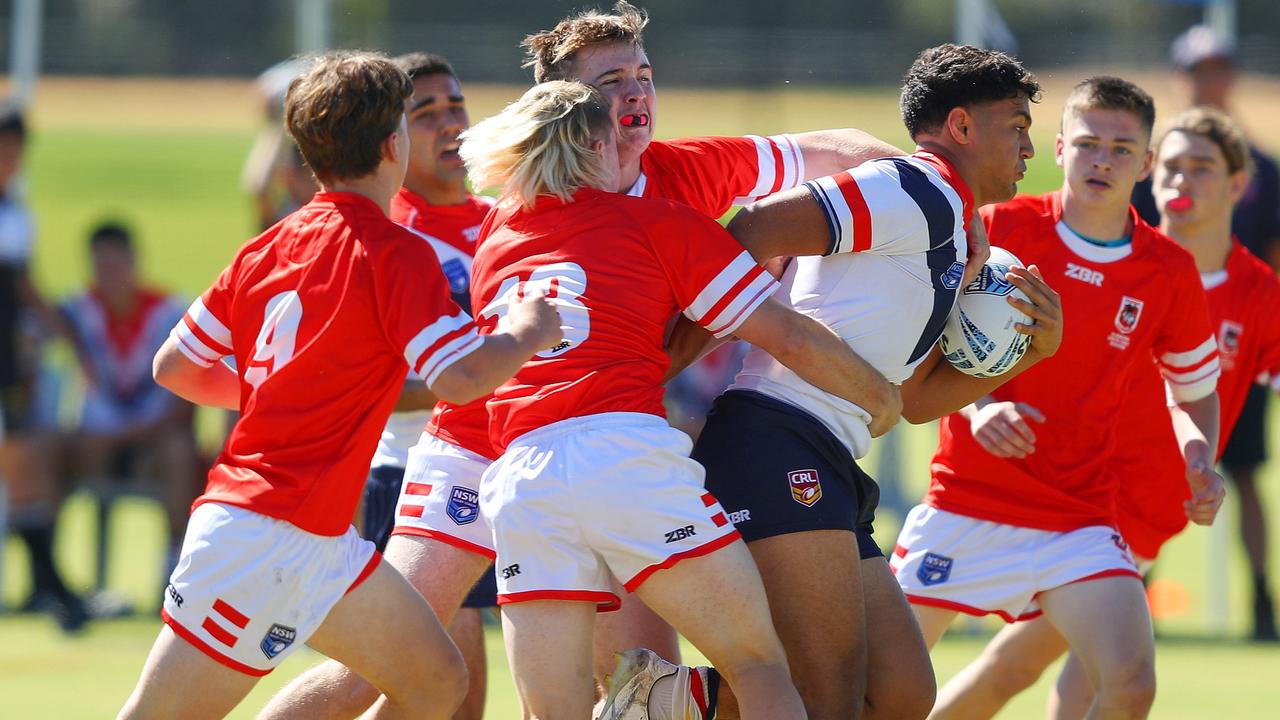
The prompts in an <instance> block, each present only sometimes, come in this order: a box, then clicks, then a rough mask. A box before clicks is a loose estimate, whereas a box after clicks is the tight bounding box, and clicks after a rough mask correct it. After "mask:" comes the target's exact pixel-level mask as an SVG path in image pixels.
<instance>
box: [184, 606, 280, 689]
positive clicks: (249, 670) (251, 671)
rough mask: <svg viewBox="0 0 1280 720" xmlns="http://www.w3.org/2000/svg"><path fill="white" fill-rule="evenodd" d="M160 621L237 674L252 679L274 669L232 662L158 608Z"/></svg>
mask: <svg viewBox="0 0 1280 720" xmlns="http://www.w3.org/2000/svg"><path fill="white" fill-rule="evenodd" d="M160 619H161V620H163V621H164V624H165V625H168V626H169V627H170V628H171V629H172V630H173V632H174V634H175V635H177V636H178V637H180V638H182V639H183V640H186V641H187V643H188V644H190V645H191V646H192V647H194V648H195V649H197V650H199V651H200V652H202V653H204V654H205V655H208V656H209V657H211V658H213V659H214V660H216V661H218V663H220V664H222V665H226V666H227V667H229V668H231V669H232V670H235V671H236V672H238V673H243V674H245V675H250V676H252V677H262V676H263V675H266V674H267V673H269V672H271V671H272V670H273V669H274V668H267V669H266V670H261V669H259V668H256V667H251V666H249V665H245V664H244V663H242V662H239V661H236V660H232V659H231V658H229V657H227V656H226V655H223V654H222V653H220V652H218V651H217V650H214V649H213V647H212V646H210V645H209V643H206V642H205V641H204V640H201V639H200V638H199V637H198V636H196V634H195V633H193V632H191V631H190V630H188V629H186V628H185V627H183V626H182V624H181V623H179V622H178V621H177V620H174V619H173V616H172V615H170V614H169V612H168V611H167V610H165V609H164V608H160Z"/></svg>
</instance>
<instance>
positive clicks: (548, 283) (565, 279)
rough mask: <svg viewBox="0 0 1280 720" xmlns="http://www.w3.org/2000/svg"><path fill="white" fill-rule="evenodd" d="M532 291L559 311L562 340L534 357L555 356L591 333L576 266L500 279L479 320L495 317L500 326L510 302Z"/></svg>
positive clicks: (583, 288)
mask: <svg viewBox="0 0 1280 720" xmlns="http://www.w3.org/2000/svg"><path fill="white" fill-rule="evenodd" d="M534 290H542V292H543V293H544V294H546V296H547V298H548V299H550V300H551V301H552V302H554V303H555V304H556V309H557V310H559V311H560V330H561V332H563V333H564V340H562V341H561V342H560V344H559V345H556V346H555V347H553V348H551V349H550V350H543V351H542V352H540V353H538V354H537V357H540V358H553V357H559V356H561V355H563V354H565V353H567V352H569V351H570V350H572V349H574V348H575V347H577V346H579V345H581V344H582V343H584V342H586V341H587V336H588V335H590V334H591V317H590V313H589V312H588V310H587V306H586V305H585V304H583V302H582V294H583V293H585V292H586V291H587V273H586V272H585V271H583V269H582V267H581V266H580V265H578V264H577V263H571V262H564V263H555V264H553V265H543V266H542V267H540V268H537V269H536V270H534V271H533V272H531V273H529V276H528V277H527V278H524V277H520V276H519V275H516V276H513V277H509V278H507V279H506V280H503V281H502V284H501V285H499V286H498V293H497V295H495V296H494V298H493V300H492V301H490V302H489V304H488V305H486V306H485V308H484V310H481V311H480V317H482V318H485V319H486V320H490V319H493V318H497V319H498V322H499V323H501V322H502V320H503V318H505V317H506V316H507V310H508V308H509V307H510V305H511V302H512V301H513V300H517V299H520V298H523V297H524V296H525V294H526V293H529V292H533V291H534Z"/></svg>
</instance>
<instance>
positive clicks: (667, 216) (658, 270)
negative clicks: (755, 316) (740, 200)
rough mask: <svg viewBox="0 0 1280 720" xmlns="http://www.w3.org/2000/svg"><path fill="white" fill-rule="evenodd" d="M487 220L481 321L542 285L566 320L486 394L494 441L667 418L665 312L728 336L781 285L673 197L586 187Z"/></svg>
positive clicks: (477, 294)
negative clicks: (598, 423)
mask: <svg viewBox="0 0 1280 720" xmlns="http://www.w3.org/2000/svg"><path fill="white" fill-rule="evenodd" d="M485 228H486V232H487V234H486V235H485V236H484V237H483V238H482V244H481V247H480V251H479V253H478V254H477V255H476V265H475V272H474V280H475V287H474V288H473V290H472V302H473V307H475V308H476V309H477V315H476V321H477V323H479V324H480V325H481V327H482V328H486V329H490V330H491V329H492V328H493V327H494V326H495V325H496V324H497V323H498V321H499V319H500V318H501V317H502V316H503V315H504V314H505V312H506V308H507V306H508V304H509V303H510V302H511V300H512V299H514V298H516V297H519V296H521V295H522V294H524V293H527V292H529V291H531V290H532V289H534V288H540V289H542V290H543V291H545V292H546V293H547V294H548V296H549V297H551V298H553V299H554V300H555V301H556V304H557V305H558V309H559V311H560V317H561V321H562V327H563V328H564V341H563V342H562V343H560V344H559V345H558V346H556V347H555V348H552V349H550V350H546V351H543V352H540V353H538V354H537V355H535V356H534V357H533V359H532V360H530V361H529V362H527V363H525V365H524V366H523V367H522V368H521V369H520V370H519V371H518V372H517V373H516V375H515V377H514V378H512V379H511V380H510V381H509V382H507V383H506V384H504V385H502V386H500V387H499V388H498V389H497V391H495V393H494V397H493V399H492V400H490V401H489V404H488V407H489V414H490V436H491V439H492V440H493V442H494V444H495V445H497V446H498V447H499V448H502V447H505V445H506V444H507V443H508V442H510V440H511V439H512V438H515V437H518V436H519V435H522V434H524V433H527V432H529V431H531V430H534V429H536V428H538V427H542V426H543V425H548V424H551V423H554V422H558V421H560V420H565V419H567V418H573V417H581V416H585V415H593V414H598V413H607V412H638V413H648V414H651V415H659V416H662V415H663V408H662V378H663V375H664V374H665V372H666V370H667V366H668V362H669V361H668V358H667V355H666V353H665V352H664V351H663V340H664V337H665V334H666V329H667V327H668V323H669V321H670V320H671V319H672V318H673V317H674V316H675V315H676V314H677V313H681V312H683V313H684V314H685V315H686V316H687V317H689V318H690V319H691V320H693V321H694V322H697V323H698V324H699V325H701V326H702V327H704V328H706V329H707V330H708V331H710V332H711V333H713V334H714V335H716V336H724V335H727V334H730V333H732V332H733V331H734V330H735V329H736V328H737V327H738V325H739V324H741V323H742V322H743V320H745V319H746V318H747V317H748V316H749V315H750V314H751V312H753V311H754V310H755V308H756V307H758V306H759V305H760V303H762V302H764V301H765V300H766V299H767V298H768V297H769V295H770V294H772V293H773V291H774V290H775V289H776V288H777V282H776V281H774V279H773V278H772V277H771V276H770V275H769V274H768V273H766V272H764V268H762V267H760V266H759V265H757V264H756V263H755V262H754V261H753V260H751V256H750V255H748V254H747V253H746V252H744V251H743V250H742V247H741V246H740V245H738V243H737V242H735V241H734V240H733V238H732V237H730V236H729V234H728V233H727V232H725V230H724V229H723V228H721V227H720V226H719V225H718V224H717V223H716V222H715V221H713V220H710V219H708V218H706V217H703V216H701V215H699V214H697V213H696V212H694V211H693V210H691V209H690V208H688V207H686V206H683V205H678V204H676V203H672V202H666V201H661V200H649V199H643V198H634V197H627V196H625V195H619V194H616V193H608V192H603V191H600V190H593V189H583V190H580V191H578V192H577V193H575V194H574V196H573V199H572V201H571V202H568V203H563V202H560V201H558V200H556V199H554V198H549V197H548V198H540V199H539V201H538V205H537V206H536V207H535V208H533V209H532V210H523V209H512V208H501V207H500V208H499V209H498V210H497V211H495V214H493V215H491V216H490V218H489V221H488V222H486V224H485Z"/></svg>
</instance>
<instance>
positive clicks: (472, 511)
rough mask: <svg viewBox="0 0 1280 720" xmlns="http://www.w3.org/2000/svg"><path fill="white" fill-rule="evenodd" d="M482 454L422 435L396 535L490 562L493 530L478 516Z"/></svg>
mask: <svg viewBox="0 0 1280 720" xmlns="http://www.w3.org/2000/svg"><path fill="white" fill-rule="evenodd" d="M488 467H489V460H488V459H486V458H485V457H483V456H481V455H477V454H476V453H473V452H471V451H470V450H466V449H464V448H460V447H458V446H457V445H453V444H450V443H447V442H445V441H443V440H441V439H440V438H438V437H436V436H434V435H431V434H429V433H425V432H424V433H422V437H421V438H419V439H418V443H417V444H416V445H414V446H413V447H412V448H409V464H408V466H407V467H406V468H405V471H404V482H403V483H402V484H401V485H400V501H399V502H398V503H397V504H396V516H395V523H396V524H395V527H394V528H393V529H392V530H391V534H392V535H417V536H419V537H429V538H432V539H434V540H439V541H440V542H444V543H448V544H449V545H453V546H454V547H459V548H462V549H463V550H468V551H470V552H473V553H476V554H477V555H483V556H484V557H486V558H488V559H489V560H492V559H493V558H494V555H495V553H494V550H493V531H492V530H490V529H489V521H488V520H486V519H485V518H483V517H482V516H481V514H480V478H481V476H483V475H484V471H485V470H486V469H487V468H488Z"/></svg>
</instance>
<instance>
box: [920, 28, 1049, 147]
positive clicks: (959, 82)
mask: <svg viewBox="0 0 1280 720" xmlns="http://www.w3.org/2000/svg"><path fill="white" fill-rule="evenodd" d="M1020 95H1022V96H1026V98H1027V99H1028V100H1030V101H1031V102H1039V101H1040V83H1038V82H1036V78H1035V76H1034V75H1032V74H1031V73H1030V72H1029V71H1028V70H1027V69H1026V68H1024V67H1022V63H1019V62H1018V61H1017V60H1016V59H1014V58H1013V57H1010V56H1009V55H1006V54H1004V53H1002V52H998V51H995V50H983V49H981V48H976V47H973V46H972V45H953V44H951V43H947V44H945V45H939V46H937V47H932V48H929V49H927V50H925V51H923V52H921V53H920V55H919V56H917V57H916V61H915V62H913V63H911V69H910V70H907V75H906V77H905V78H903V81H902V97H901V98H900V99H899V101H898V108H899V109H900V110H901V111H902V122H903V123H904V124H906V126H907V132H909V133H911V137H912V138H913V139H914V138H915V137H916V136H917V135H919V134H920V133H924V132H931V131H936V130H938V129H939V128H941V127H942V124H943V123H944V122H946V119H947V114H948V113H950V112H951V111H952V110H953V109H954V108H957V107H967V106H970V105H975V104H979V103H987V102H995V101H997V100H1007V99H1009V98H1015V97H1018V96H1020Z"/></svg>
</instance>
